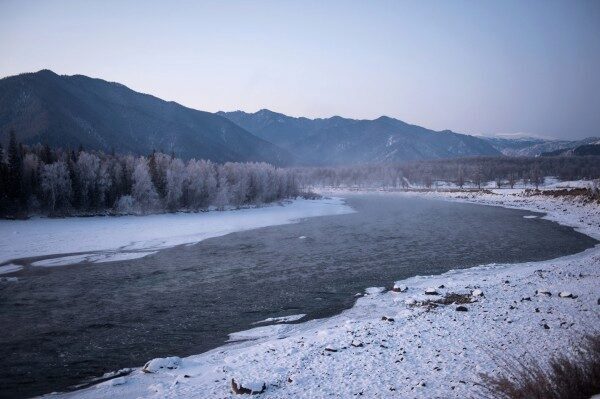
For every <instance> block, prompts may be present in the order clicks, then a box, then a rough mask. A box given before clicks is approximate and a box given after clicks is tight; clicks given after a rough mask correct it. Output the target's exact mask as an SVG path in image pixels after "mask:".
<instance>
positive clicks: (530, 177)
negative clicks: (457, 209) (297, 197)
mask: <svg viewBox="0 0 600 399" xmlns="http://www.w3.org/2000/svg"><path fill="white" fill-rule="evenodd" d="M296 173H297V176H298V179H299V183H300V186H301V187H313V186H325V187H358V188H361V187H364V188H409V187H414V186H418V187H426V188H431V187H433V186H434V185H435V184H436V182H449V183H453V184H455V185H456V186H458V187H459V188H463V187H465V186H468V187H475V188H481V187H482V186H483V185H485V184H486V183H487V182H490V181H492V182H494V184H495V186H496V187H510V188H512V187H514V186H515V185H516V184H517V183H521V184H526V185H531V186H532V187H536V188H537V187H538V186H539V185H540V184H542V183H543V181H544V177H545V176H556V177H558V178H559V179H560V180H579V179H586V180H592V179H598V178H600V157H598V156H582V157H474V158H453V159H438V160H427V161H411V162H405V163H396V164H376V165H355V166H345V167H307V168H297V169H296Z"/></svg>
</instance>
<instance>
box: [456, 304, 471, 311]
mask: <svg viewBox="0 0 600 399" xmlns="http://www.w3.org/2000/svg"><path fill="white" fill-rule="evenodd" d="M468 310H469V309H468V308H467V307H466V306H462V305H460V306H457V307H456V311H457V312H466V311H468Z"/></svg>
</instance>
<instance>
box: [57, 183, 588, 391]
mask: <svg viewBox="0 0 600 399" xmlns="http://www.w3.org/2000/svg"><path fill="white" fill-rule="evenodd" d="M389 195H402V194H397V193H392V194H389ZM411 195H415V194H411ZM420 195H432V196H436V197H438V198H439V197H443V198H447V199H450V200H459V201H470V202H475V203H485V204H490V205H500V206H507V207H513V208H519V209H529V210H532V211H538V212H546V213H547V215H546V216H545V217H546V218H548V219H551V220H555V221H558V222H560V223H562V224H566V225H570V226H573V227H576V228H577V229H578V230H580V231H582V232H584V233H586V234H589V235H590V236H592V237H595V238H597V239H600V206H599V205H598V204H590V203H584V202H582V200H581V199H577V198H551V197H545V196H532V197H526V196H523V195H521V194H517V195H513V194H509V193H505V194H484V195H480V194H468V195H465V194H462V193H431V194H420ZM391 283H392V282H390V285H391ZM396 286H397V287H398V290H399V291H402V292H393V291H385V290H384V289H383V288H379V289H378V288H371V289H369V290H367V292H366V295H364V296H363V297H361V298H359V299H358V301H357V303H356V305H355V306H354V307H353V308H351V309H349V310H347V311H345V312H343V313H342V314H340V315H338V316H335V317H331V318H328V319H323V320H312V321H308V322H305V323H301V324H282V323H279V324H276V325H273V326H261V327H257V328H255V329H252V330H249V331H245V332H241V333H236V334H232V337H231V338H232V340H244V341H240V342H235V343H233V344H230V345H228V346H224V347H221V348H217V349H215V350H212V351H210V352H207V353H204V354H200V355H195V356H190V357H187V358H183V359H180V358H175V357H173V358H165V359H154V360H152V361H151V362H149V363H148V364H147V365H146V366H145V368H143V369H135V370H134V371H133V372H132V373H131V374H130V375H128V376H124V377H119V378H116V379H113V380H109V381H106V382H104V383H101V384H99V385H97V386H94V387H91V388H88V389H86V390H83V391H77V392H73V393H68V394H64V395H59V396H58V397H61V398H106V397H119V398H139V397H144V398H227V397H236V396H237V395H236V394H234V393H233V392H232V380H235V384H234V385H235V388H236V389H237V390H238V391H240V390H241V389H242V388H241V387H244V388H248V389H250V390H254V391H263V390H264V392H262V393H261V394H260V397H263V398H290V397H293V398H322V397H338V398H349V397H354V396H359V395H360V396H362V397H368V398H372V397H379V398H388V397H399V398H451V397H457V398H463V397H476V396H477V392H478V389H480V388H479V387H478V383H479V382H480V379H479V373H494V372H496V371H497V370H498V367H499V365H500V364H502V362H503V361H504V360H506V359H524V358H526V357H533V358H536V359H539V360H541V361H544V359H546V358H547V357H549V356H551V355H554V354H559V353H565V352H566V351H568V350H569V349H568V348H569V347H570V345H571V344H572V343H576V342H577V341H578V340H579V339H580V338H581V336H582V335H584V334H589V333H594V332H595V333H597V332H598V331H599V330H600V302H599V296H600V292H599V291H598V287H600V247H599V246H596V247H595V248H592V249H589V250H587V251H585V252H582V253H580V254H576V255H572V256H567V257H563V258H560V259H555V260H550V261H543V262H531V263H523V264H517V265H515V264H513V265H485V266H480V267H477V268H472V269H465V270H458V271H451V272H448V273H445V274H443V275H439V276H423V277H413V278H410V279H408V280H404V281H401V282H396ZM426 291H434V292H437V295H435V294H432V295H426V294H425V292H426ZM451 293H454V294H459V295H460V296H458V297H457V298H461V299H463V300H465V301H466V303H465V304H463V305H462V306H464V308H466V311H457V307H458V306H457V305H456V304H448V305H441V304H440V305H437V306H435V305H432V304H431V303H428V301H435V300H439V299H441V298H442V297H443V296H444V295H446V294H451ZM559 293H562V296H561V295H559Z"/></svg>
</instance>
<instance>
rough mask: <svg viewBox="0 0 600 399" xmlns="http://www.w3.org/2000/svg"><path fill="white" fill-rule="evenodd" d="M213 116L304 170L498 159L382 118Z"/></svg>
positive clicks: (462, 140) (455, 139)
mask: <svg viewBox="0 0 600 399" xmlns="http://www.w3.org/2000/svg"><path fill="white" fill-rule="evenodd" d="M218 114H219V115H222V116H224V117H227V118H228V119H230V120H231V121H232V122H234V123H236V124H238V125H240V126H241V127H243V128H244V129H246V130H248V131H249V132H251V133H253V134H254V135H256V136H258V137H260V138H262V139H264V140H267V141H270V142H272V143H274V144H276V145H278V146H280V147H281V148H284V149H286V150H288V151H289V152H291V153H292V154H294V156H295V157H296V159H297V161H298V162H299V163H301V164H305V165H343V164H352V163H377V162H398V161H408V160H416V159H436V158H455V157H468V156H482V155H483V156H493V155H501V153H500V151H498V150H496V149H495V148H494V147H493V146H492V145H491V144H489V143H488V142H487V141H485V140H482V139H480V138H478V137H474V136H468V135H464V134H459V133H454V132H452V131H450V130H444V131H441V132H436V131H433V130H430V129H426V128H424V127H420V126H416V125H410V124H408V123H405V122H402V121H400V120H397V119H393V118H390V117H387V116H382V117H380V118H377V119H374V120H357V119H348V118H342V117H339V116H334V117H331V118H324V119H308V118H302V117H301V118H295V117H290V116H287V115H284V114H280V113H276V112H273V111H270V110H267V109H262V110H260V111H258V112H255V113H246V112H243V111H233V112H222V111H221V112H218Z"/></svg>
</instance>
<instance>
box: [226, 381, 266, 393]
mask: <svg viewBox="0 0 600 399" xmlns="http://www.w3.org/2000/svg"><path fill="white" fill-rule="evenodd" d="M266 389H267V384H265V383H264V382H263V383H262V385H261V383H256V382H253V383H247V384H246V386H242V384H240V383H238V382H236V381H235V379H234V378H232V379H231V391H232V392H233V393H235V394H236V395H258V394H261V393H263V392H264V391H265V390H266Z"/></svg>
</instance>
